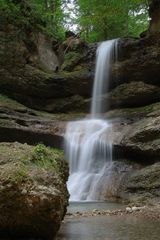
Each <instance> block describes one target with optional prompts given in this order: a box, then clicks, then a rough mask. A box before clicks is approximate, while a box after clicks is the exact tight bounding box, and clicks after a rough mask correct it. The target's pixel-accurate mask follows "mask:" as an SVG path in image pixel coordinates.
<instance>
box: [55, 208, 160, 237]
mask: <svg viewBox="0 0 160 240" xmlns="http://www.w3.org/2000/svg"><path fill="white" fill-rule="evenodd" d="M79 206H80V208H81V204H80V205H79ZM83 207H84V206H83ZM106 208H107V206H106ZM106 208H105V210H106ZM97 209H99V208H98V207H97ZM159 239H160V223H159V222H158V221H153V220H149V219H144V218H140V217H138V218H137V217H135V216H132V215H127V216H95V217H72V218H69V217H68V218H65V221H64V223H62V226H61V229H60V231H59V234H58V237H57V240H159Z"/></svg>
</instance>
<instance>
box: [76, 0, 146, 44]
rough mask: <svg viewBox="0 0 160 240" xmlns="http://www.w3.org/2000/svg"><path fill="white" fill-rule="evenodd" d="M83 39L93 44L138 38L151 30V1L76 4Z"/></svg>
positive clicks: (105, 0)
mask: <svg viewBox="0 0 160 240" xmlns="http://www.w3.org/2000/svg"><path fill="white" fill-rule="evenodd" d="M75 4H76V6H77V23H78V25H79V31H80V32H81V36H82V37H83V38H84V39H86V40H88V41H90V42H93V41H101V40H105V39H111V38H118V37H122V36H133V37H138V36H139V34H140V33H141V32H143V31H144V30H146V29H147V25H148V1H147V0H92V1H91V0H76V1H75Z"/></svg>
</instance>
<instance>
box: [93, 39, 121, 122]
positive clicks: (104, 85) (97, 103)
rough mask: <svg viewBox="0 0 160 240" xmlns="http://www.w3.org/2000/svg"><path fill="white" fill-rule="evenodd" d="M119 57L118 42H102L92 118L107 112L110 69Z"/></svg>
mask: <svg viewBox="0 0 160 240" xmlns="http://www.w3.org/2000/svg"><path fill="white" fill-rule="evenodd" d="M116 57H117V40H109V41H105V42H102V43H101V44H100V46H99V47H98V49H97V58H96V71H95V78H94V85H93V92H92V103H91V117H92V118H95V117H97V116H98V115H99V117H100V114H101V113H102V112H103V111H104V110H105V108H106V104H104V103H103V94H105V93H107V92H108V87H109V80H110V68H111V65H112V62H113V61H114V60H115V58H116Z"/></svg>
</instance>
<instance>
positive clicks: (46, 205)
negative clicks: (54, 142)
mask: <svg viewBox="0 0 160 240" xmlns="http://www.w3.org/2000/svg"><path fill="white" fill-rule="evenodd" d="M67 177H68V168H67V164H66V163H65V161H64V160H63V152H62V151H60V150H57V149H52V148H47V147H45V146H44V145H42V144H39V145H37V146H36V147H33V146H29V145H27V144H19V143H1V144H0V193H1V197H0V237H2V236H5V237H10V236H12V237H15V238H40V239H52V238H53V237H54V236H55V234H56V232H57V231H58V229H59V227H60V223H61V220H62V219H63V217H64V215H65V212H66V207H67V205H68V192H67V188H66V181H67Z"/></svg>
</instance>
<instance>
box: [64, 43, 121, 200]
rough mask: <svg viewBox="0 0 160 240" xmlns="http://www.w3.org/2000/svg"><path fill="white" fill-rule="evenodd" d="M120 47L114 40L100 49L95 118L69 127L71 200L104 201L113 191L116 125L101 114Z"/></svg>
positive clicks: (96, 81)
mask: <svg viewBox="0 0 160 240" xmlns="http://www.w3.org/2000/svg"><path fill="white" fill-rule="evenodd" d="M116 46H117V40H110V41H106V42H103V43H101V45H100V46H99V47H98V49H97V60H96V73H95V79H94V87H93V94H92V96H93V97H92V104H91V117H90V118H89V119H83V120H81V121H74V122H69V123H68V125H67V128H66V134H65V152H66V158H67V159H68V161H69V168H70V176H69V180H68V190H69V193H70V200H71V201H82V200H85V201H86V200H87V201H91V200H103V199H104V198H105V194H106V190H107V191H108V192H109V191H110V189H109V188H110V184H109V180H110V176H111V166H112V141H111V130H112V126H111V123H110V122H108V121H106V120H103V119H101V113H102V112H103V111H105V109H106V106H105V103H104V94H105V93H107V90H108V86H109V78H110V67H111V64H112V62H113V60H114V56H115V54H116ZM104 183H105V184H104Z"/></svg>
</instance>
